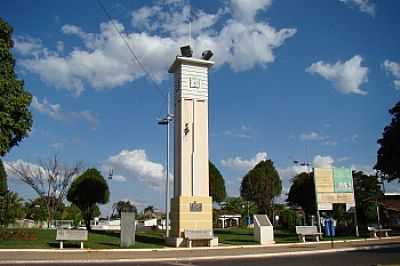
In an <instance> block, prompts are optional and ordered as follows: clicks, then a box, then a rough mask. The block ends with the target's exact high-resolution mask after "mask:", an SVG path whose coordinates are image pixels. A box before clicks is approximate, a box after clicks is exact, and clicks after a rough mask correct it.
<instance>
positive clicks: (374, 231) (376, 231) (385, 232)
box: [368, 226, 392, 238]
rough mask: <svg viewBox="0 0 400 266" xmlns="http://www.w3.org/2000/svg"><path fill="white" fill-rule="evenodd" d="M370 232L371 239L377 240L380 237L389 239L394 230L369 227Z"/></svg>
mask: <svg viewBox="0 0 400 266" xmlns="http://www.w3.org/2000/svg"><path fill="white" fill-rule="evenodd" d="M368 231H369V233H370V237H373V238H377V237H378V236H379V237H382V236H384V237H389V232H391V231H392V229H384V228H375V227H372V226H368Z"/></svg>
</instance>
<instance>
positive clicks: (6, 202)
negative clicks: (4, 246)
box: [0, 191, 25, 227]
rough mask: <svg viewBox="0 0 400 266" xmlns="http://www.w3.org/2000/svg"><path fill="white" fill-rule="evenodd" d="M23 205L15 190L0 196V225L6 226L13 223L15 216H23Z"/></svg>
mask: <svg viewBox="0 0 400 266" xmlns="http://www.w3.org/2000/svg"><path fill="white" fill-rule="evenodd" d="M24 216H25V212H24V205H23V199H21V198H20V197H19V196H18V194H17V193H16V192H13V191H8V192H6V193H5V195H3V196H0V226H2V227H7V226H8V225H9V224H13V223H15V219H16V218H24Z"/></svg>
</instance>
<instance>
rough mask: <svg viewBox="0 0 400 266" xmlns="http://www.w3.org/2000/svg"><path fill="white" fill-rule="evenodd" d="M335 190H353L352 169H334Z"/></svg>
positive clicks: (338, 191)
mask: <svg viewBox="0 0 400 266" xmlns="http://www.w3.org/2000/svg"><path fill="white" fill-rule="evenodd" d="M333 180H334V185H335V192H337V193H340V192H350V193H352V192H353V175H352V173H351V169H348V168H335V169H334V170H333Z"/></svg>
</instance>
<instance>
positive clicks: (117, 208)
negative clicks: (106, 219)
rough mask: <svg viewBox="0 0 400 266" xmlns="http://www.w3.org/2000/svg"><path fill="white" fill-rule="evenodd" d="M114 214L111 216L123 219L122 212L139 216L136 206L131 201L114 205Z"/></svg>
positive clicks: (121, 201)
mask: <svg viewBox="0 0 400 266" xmlns="http://www.w3.org/2000/svg"><path fill="white" fill-rule="evenodd" d="M112 212H113V214H112V215H111V216H116V217H121V212H134V213H135V214H137V208H136V206H135V204H133V203H132V202H130V201H129V200H127V201H123V200H120V201H118V202H116V203H114V204H113V211H112ZM114 212H116V213H117V214H116V215H114Z"/></svg>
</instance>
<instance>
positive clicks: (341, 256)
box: [10, 247, 400, 266]
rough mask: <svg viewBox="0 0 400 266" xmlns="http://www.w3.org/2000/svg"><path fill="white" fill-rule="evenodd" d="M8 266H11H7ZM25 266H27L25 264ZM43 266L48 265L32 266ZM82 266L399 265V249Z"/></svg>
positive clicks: (66, 265)
mask: <svg viewBox="0 0 400 266" xmlns="http://www.w3.org/2000/svg"><path fill="white" fill-rule="evenodd" d="M10 265H11V264H10ZM26 265H27V264H26ZM34 265H37V266H41V265H43V266H45V265H49V264H36V263H35V264H34ZM51 265H61V266H62V265H64V266H70V265H83V264H82V263H79V264H77V263H70V264H51ZM84 265H91V266H104V265H126V266H128V265H132V266H139V265H141V266H154V265H165V266H171V265H172V266H174V265H175V266H217V265H218V266H252V265H274V266H280V265H290V266H317V265H323V266H345V265H351V266H361V265H362V266H364V265H365V266H371V265H390V266H394V265H400V247H395V248H384V249H375V250H363V251H341V252H334V253H325V254H313V255H299V256H282V257H269V258H253V259H240V258H237V259H218V260H193V261H190V260H188V261H176V262H174V261H168V262H140V263H136V262H135V263H132V262H112V263H91V262H87V263H85V264H84Z"/></svg>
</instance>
